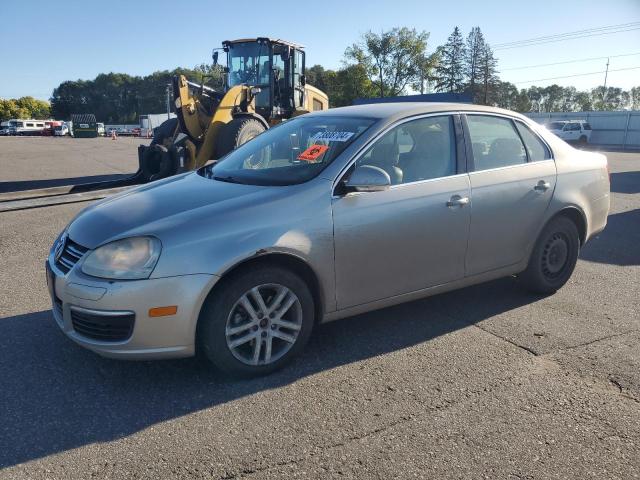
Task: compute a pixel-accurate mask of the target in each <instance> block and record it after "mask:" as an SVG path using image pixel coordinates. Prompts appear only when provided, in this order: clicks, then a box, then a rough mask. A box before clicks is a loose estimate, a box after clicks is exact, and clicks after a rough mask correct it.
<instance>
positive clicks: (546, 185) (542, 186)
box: [533, 180, 551, 193]
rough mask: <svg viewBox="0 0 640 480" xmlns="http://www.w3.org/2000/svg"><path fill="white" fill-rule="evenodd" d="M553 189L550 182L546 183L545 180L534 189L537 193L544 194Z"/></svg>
mask: <svg viewBox="0 0 640 480" xmlns="http://www.w3.org/2000/svg"><path fill="white" fill-rule="evenodd" d="M550 188H551V184H550V183H549V182H545V181H544V180H540V181H539V182H538V183H537V185H536V186H535V187H533V189H534V190H535V191H536V192H540V193H544V192H546V191H547V190H549V189H550Z"/></svg>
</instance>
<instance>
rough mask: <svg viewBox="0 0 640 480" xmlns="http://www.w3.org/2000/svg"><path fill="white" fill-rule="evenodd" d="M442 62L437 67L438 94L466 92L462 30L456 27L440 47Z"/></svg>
mask: <svg viewBox="0 0 640 480" xmlns="http://www.w3.org/2000/svg"><path fill="white" fill-rule="evenodd" d="M439 53H440V55H439V56H440V62H439V64H438V66H437V67H436V78H437V80H436V90H437V91H438V92H456V93H459V92H462V91H463V90H464V59H465V46H464V40H463V39H462V35H461V34H460V29H459V28H458V27H456V28H455V29H454V30H453V33H452V34H451V35H450V36H449V38H448V39H447V43H446V44H444V45H443V46H441V47H440V49H439Z"/></svg>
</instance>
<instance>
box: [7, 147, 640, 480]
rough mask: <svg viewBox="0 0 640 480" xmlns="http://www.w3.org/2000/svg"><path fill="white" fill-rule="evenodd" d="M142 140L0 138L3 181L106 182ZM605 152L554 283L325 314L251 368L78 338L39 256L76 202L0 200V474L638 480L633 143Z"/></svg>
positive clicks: (639, 362)
mask: <svg viewBox="0 0 640 480" xmlns="http://www.w3.org/2000/svg"><path fill="white" fill-rule="evenodd" d="M146 141H147V140H139V139H118V140H115V141H113V140H109V139H102V138H99V139H87V140H81V139H76V140H74V139H52V138H0V172H2V173H1V175H0V192H6V191H15V190H26V189H31V188H41V187H47V186H59V185H66V184H69V183H71V182H73V181H75V180H73V179H74V178H76V177H81V178H83V179H84V180H83V181H93V180H96V179H107V177H108V178H117V177H118V176H121V175H124V174H126V173H131V172H133V171H134V170H135V169H136V166H137V154H136V146H137V145H138V144H139V143H143V142H146ZM607 155H608V158H609V161H610V173H611V189H612V209H611V214H610V217H609V222H608V226H607V228H606V229H605V231H604V232H603V233H601V234H600V235H599V236H598V237H597V238H595V239H593V240H592V241H591V242H590V243H589V244H588V245H587V246H586V247H585V248H584V249H583V251H582V252H581V257H580V260H579V262H578V266H577V268H576V271H575V273H574V275H573V277H572V279H571V280H570V281H569V283H568V284H567V285H566V286H565V287H564V288H563V289H562V290H560V291H559V292H558V293H557V294H555V295H553V296H550V297H540V296H534V295H531V294H528V293H525V292H524V291H523V290H521V289H520V288H519V286H518V283H517V280H516V279H513V278H505V279H501V280H498V281H494V282H490V283H487V284H484V285H479V286H475V287H470V288H466V289H464V290H460V291H457V292H452V293H448V294H444V295H440V296H435V297H432V298H429V299H425V300H421V301H416V302H412V303H408V304H404V305H399V306H396V307H392V308H388V309H385V310H380V311H377V312H373V313H368V314H364V315H360V316H357V317H352V318H349V319H345V320H341V321H337V322H333V323H329V324H326V325H322V326H320V327H319V328H317V329H316V331H315V333H314V336H313V338H312V340H311V342H310V345H309V347H308V348H307V350H306V352H305V353H304V354H303V355H302V356H301V357H299V358H298V359H297V361H296V362H295V363H294V364H293V365H291V366H290V367H288V368H286V369H285V370H283V371H281V372H278V373H276V374H273V375H271V376H268V377H265V378H260V379H254V380H232V379H228V378H224V377H222V376H220V375H219V374H217V373H216V372H212V371H209V370H207V369H206V368H204V367H202V366H200V365H199V364H198V362H197V361H196V360H193V359H188V360H180V361H162V362H135V363H134V362H121V361H115V360H107V359H103V358H101V357H99V356H97V355H95V354H93V353H91V352H89V351H86V350H84V349H82V348H80V347H78V346H76V345H75V344H74V343H72V342H71V341H70V340H68V339H67V338H66V337H64V336H63V334H62V333H61V332H60V331H59V329H58V327H57V325H56V324H55V322H54V321H53V318H52V316H51V311H50V301H49V297H48V294H47V287H46V283H45V274H44V259H45V257H46V254H47V252H48V249H49V247H50V245H51V243H52V242H53V240H54V238H55V236H56V235H57V234H58V232H59V231H60V230H61V229H62V228H64V226H65V225H66V224H67V223H68V222H69V221H70V220H71V219H72V218H73V216H74V215H75V214H76V213H77V212H78V211H80V210H81V209H82V208H84V207H85V206H86V205H87V203H75V204H69V205H60V206H53V207H45V208H37V209H31V210H20V211H14V212H3V213H0V292H1V294H0V333H1V334H0V382H1V383H0V386H1V388H0V478H25V479H26V478H28V479H34V478H71V477H73V478H76V477H77V478H153V479H156V478H163V479H164V478H185V477H187V478H225V479H232V478H250V479H251V478H304V479H310V478H318V479H325V478H379V479H389V478H402V479H404V478H426V477H428V478H513V479H541V478H580V479H584V478H598V479H603V478H607V479H613V478H625V479H626V478H638V477H639V476H640V300H639V299H640V153H613V152H610V153H607Z"/></svg>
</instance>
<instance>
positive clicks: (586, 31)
mask: <svg viewBox="0 0 640 480" xmlns="http://www.w3.org/2000/svg"><path fill="white" fill-rule="evenodd" d="M639 25H640V22H629V23H621V24H618V25H608V26H605V27H595V28H587V29H584V30H575V31H573V32H565V33H557V34H555V35H545V36H542V37H533V38H528V39H525V40H514V41H511V42H504V43H498V44H495V45H494V47H495V48H502V47H508V46H511V45H516V44H523V43H530V42H539V41H544V40H552V39H556V38H563V37H569V36H574V35H584V34H589V33H595V32H601V31H603V30H612V29H616V30H617V29H620V28H630V27H637V26H639Z"/></svg>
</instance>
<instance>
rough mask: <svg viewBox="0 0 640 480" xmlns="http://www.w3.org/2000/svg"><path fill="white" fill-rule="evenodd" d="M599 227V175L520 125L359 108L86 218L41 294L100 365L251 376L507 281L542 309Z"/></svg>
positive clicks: (56, 257) (503, 119)
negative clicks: (368, 326) (317, 339)
mask: <svg viewBox="0 0 640 480" xmlns="http://www.w3.org/2000/svg"><path fill="white" fill-rule="evenodd" d="M608 211H609V176H608V171H607V160H606V158H605V157H604V156H603V155H600V154H597V153H588V152H583V151H578V150H575V149H574V148H572V147H571V146H569V145H567V144H566V143H565V142H563V141H562V140H560V139H558V138H557V137H555V136H554V135H552V134H550V133H549V132H547V131H546V130H545V129H544V128H542V127H539V126H538V125H536V124H535V123H533V122H531V121H530V120H528V119H527V118H525V117H523V116H521V115H518V114H516V113H513V112H509V111H505V110H499V109H495V108H489V107H480V106H473V105H456V104H435V103H433V104H429V103H421V104H414V103H397V104H391V103H390V104H377V105H365V106H354V107H346V108H338V109H333V110H329V111H324V112H316V113H311V114H307V115H304V116H301V117H298V118H295V119H293V120H290V121H287V122H284V123H282V124H281V125H279V126H277V127H275V128H272V129H270V130H268V131H267V132H265V133H263V134H261V135H260V136H258V137H256V138H255V139H254V140H252V141H250V142H249V143H247V144H245V145H243V146H241V147H240V148H238V149H237V150H235V151H233V152H231V153H230V154H229V155H227V156H226V157H225V158H223V159H222V160H221V161H219V162H218V163H215V164H210V165H208V166H205V167H203V168H202V169H200V170H199V171H197V172H192V173H188V174H183V175H179V176H176V177H172V178H168V179H165V180H161V181H158V182H154V183H151V184H148V185H144V186H141V187H139V188H135V189H132V190H130V191H127V192H125V193H122V194H120V195H116V196H114V197H111V198H107V199H105V200H103V201H102V202H99V203H96V204H93V205H91V206H89V207H88V208H87V209H85V210H84V211H83V212H81V213H80V214H79V215H78V216H77V217H76V218H75V219H74V220H73V221H72V222H71V223H70V224H69V226H68V227H67V228H66V229H65V230H64V231H63V232H62V233H61V234H60V236H59V238H58V239H57V240H56V241H55V243H54V245H53V246H52V249H51V252H50V254H49V257H48V259H47V262H46V264H47V278H48V285H49V290H50V294H51V298H52V302H53V315H54V317H55V320H56V322H57V323H58V324H59V326H60V328H61V329H62V330H63V331H64V332H65V334H66V335H68V336H69V337H70V338H71V339H72V340H74V341H75V342H77V343H79V344H80V345H82V346H84V347H86V348H89V349H91V350H94V351H95V352H97V353H99V354H101V355H105V356H109V357H117V358H135V359H142V358H144V359H150V358H167V357H186V356H191V355H194V354H195V353H196V352H198V353H200V354H202V357H203V358H205V359H208V360H209V361H210V362H211V363H212V364H213V365H215V366H217V367H219V368H221V369H223V370H226V371H227V372H232V373H234V374H240V375H256V374H264V373H268V372H271V371H273V370H275V369H277V368H279V367H281V366H282V365H284V364H285V363H286V362H287V361H289V360H290V359H291V358H292V357H294V356H295V355H296V354H297V353H299V352H300V351H301V350H302V349H303V348H304V346H305V344H306V342H307V340H308V339H309V336H310V335H311V331H312V329H313V327H314V325H315V324H316V323H317V322H326V321H330V320H335V319H339V318H342V317H348V316H350V315H354V314H357V313H362V312H366V311H369V310H373V309H377V308H381V307H386V306H389V305H394V304H397V303H400V302H406V301H409V300H413V299H417V298H421V297H425V296H429V295H433V294H437V293H440V292H445V291H448V290H453V289H457V288H461V287H465V286H467V285H472V284H476V283H480V282H485V281H488V280H492V279H496V278H499V277H505V276H511V275H517V277H518V278H517V280H516V281H519V282H520V283H521V284H522V285H523V286H524V287H526V288H528V289H530V290H533V291H535V292H539V293H543V294H551V293H553V292H555V291H556V290H557V289H559V288H560V287H562V286H563V285H564V284H565V283H566V282H567V280H568V279H569V277H570V276H571V274H572V272H573V269H574V267H575V264H576V260H577V258H578V253H579V250H580V248H581V246H582V245H584V243H585V242H587V241H588V240H589V239H590V238H591V237H592V236H593V235H595V234H597V233H598V232H600V231H601V230H602V229H603V228H604V227H605V224H606V221H607V214H608Z"/></svg>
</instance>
